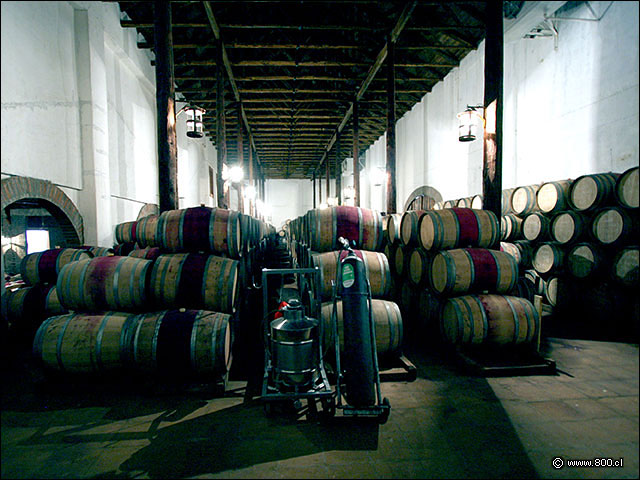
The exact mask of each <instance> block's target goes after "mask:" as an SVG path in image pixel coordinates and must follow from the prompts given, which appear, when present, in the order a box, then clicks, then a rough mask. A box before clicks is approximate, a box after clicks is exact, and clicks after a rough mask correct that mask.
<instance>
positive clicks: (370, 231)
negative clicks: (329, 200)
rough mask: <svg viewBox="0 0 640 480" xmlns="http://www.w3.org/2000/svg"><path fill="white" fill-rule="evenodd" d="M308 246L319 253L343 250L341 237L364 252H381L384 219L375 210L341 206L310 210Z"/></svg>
mask: <svg viewBox="0 0 640 480" xmlns="http://www.w3.org/2000/svg"><path fill="white" fill-rule="evenodd" d="M308 213H310V215H309V242H308V243H309V246H310V247H311V249H312V250H314V251H316V252H327V251H331V250H337V249H338V248H340V245H339V244H338V238H339V237H343V238H345V239H347V240H349V242H355V247H354V248H358V249H361V250H368V251H372V252H374V251H375V252H379V251H380V250H382V241H383V237H382V216H381V215H380V212H378V211H376V210H370V209H368V208H360V207H351V206H346V205H340V206H337V207H330V208H324V209H315V210H310V211H309V212H308Z"/></svg>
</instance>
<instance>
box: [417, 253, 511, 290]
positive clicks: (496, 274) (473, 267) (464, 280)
mask: <svg viewBox="0 0 640 480" xmlns="http://www.w3.org/2000/svg"><path fill="white" fill-rule="evenodd" d="M428 278H429V285H430V286H431V289H432V290H433V291H434V292H436V293H437V294H439V295H444V294H446V295H449V294H456V295H459V294H464V293H476V292H482V291H484V290H488V291H489V292H491V293H507V292H509V291H510V290H511V289H513V287H514V285H515V284H516V281H517V279H518V264H517V263H516V261H515V259H514V258H513V257H512V256H511V255H509V254H507V253H504V252H500V251H497V250H489V249H486V248H458V249H452V250H442V251H440V252H438V253H436V254H435V256H434V257H433V261H432V262H431V269H430V273H429V276H428Z"/></svg>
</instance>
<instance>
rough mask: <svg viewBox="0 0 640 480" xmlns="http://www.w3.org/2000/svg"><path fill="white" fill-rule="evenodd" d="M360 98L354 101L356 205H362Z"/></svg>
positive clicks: (354, 183) (354, 180) (354, 182)
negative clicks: (359, 141) (359, 126)
mask: <svg viewBox="0 0 640 480" xmlns="http://www.w3.org/2000/svg"><path fill="white" fill-rule="evenodd" d="M358 110H359V109H358V100H355V101H354V102H353V119H352V121H353V188H354V189H355V198H354V205H355V206H356V207H359V206H360V168H359V160H358V158H359V157H360V148H359V145H358V140H359V138H358V137H359V128H358Z"/></svg>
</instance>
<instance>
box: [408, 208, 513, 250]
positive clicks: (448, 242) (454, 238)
mask: <svg viewBox="0 0 640 480" xmlns="http://www.w3.org/2000/svg"><path fill="white" fill-rule="evenodd" d="M418 230H419V236H418V239H419V245H420V246H421V247H422V248H424V249H425V250H443V249H451V248H458V247H481V248H492V247H494V246H497V245H498V242H499V239H500V222H499V221H498V218H497V217H496V215H495V214H494V213H493V212H491V211H488V210H474V209H470V208H450V209H442V210H428V211H427V212H425V214H424V215H423V216H422V217H421V218H420V221H419V224H418Z"/></svg>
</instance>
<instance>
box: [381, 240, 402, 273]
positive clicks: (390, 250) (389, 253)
mask: <svg viewBox="0 0 640 480" xmlns="http://www.w3.org/2000/svg"><path fill="white" fill-rule="evenodd" d="M397 248H399V246H398V244H390V243H387V244H386V245H385V246H384V256H385V257H387V261H388V263H389V271H390V272H391V274H392V275H396V274H397V273H396V265H395V261H396V249H397Z"/></svg>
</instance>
